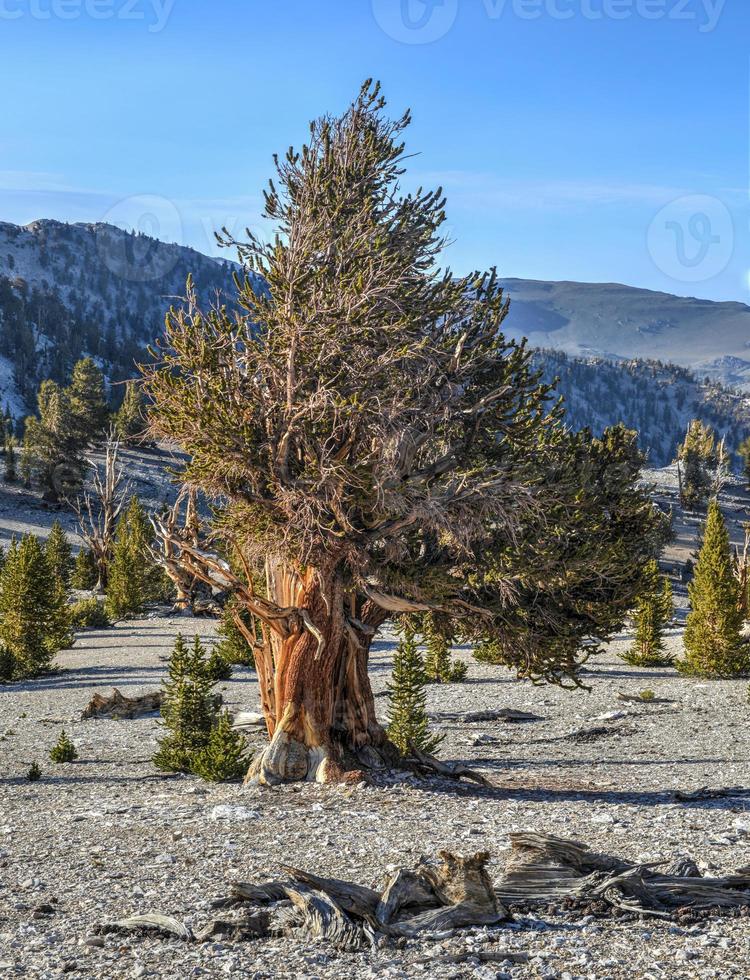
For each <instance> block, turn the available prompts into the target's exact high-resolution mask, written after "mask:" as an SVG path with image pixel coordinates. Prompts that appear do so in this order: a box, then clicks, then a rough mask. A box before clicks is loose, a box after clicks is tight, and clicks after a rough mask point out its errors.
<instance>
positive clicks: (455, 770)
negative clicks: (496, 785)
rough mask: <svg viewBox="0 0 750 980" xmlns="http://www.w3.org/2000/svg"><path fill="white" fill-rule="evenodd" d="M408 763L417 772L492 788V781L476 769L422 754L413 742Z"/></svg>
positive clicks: (410, 745)
mask: <svg viewBox="0 0 750 980" xmlns="http://www.w3.org/2000/svg"><path fill="white" fill-rule="evenodd" d="M406 761H407V763H408V762H409V761H411V763H412V766H413V767H414V768H415V769H416V770H417V772H423V773H425V774H426V773H437V775H438V776H445V777H447V778H448V779H456V780H460V779H468V780H470V781H471V782H473V783H479V785H480V786H487V787H488V788H492V783H491V782H490V780H489V779H487V777H486V776H483V775H482V774H481V773H480V772H477V771H476V769H470V768H469V767H468V766H465V765H463V764H462V763H460V762H441V761H440V759H436V758H435V756H434V755H428V754H427V753H426V752H422V750H421V749H418V748H417V746H416V745H414V743H413V742H410V743H409V757H408V758H407V760H406Z"/></svg>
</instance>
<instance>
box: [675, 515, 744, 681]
mask: <svg viewBox="0 0 750 980" xmlns="http://www.w3.org/2000/svg"><path fill="white" fill-rule="evenodd" d="M688 594H689V596H690V613H689V614H688V618H687V625H686V627H685V659H684V660H682V661H680V663H679V664H678V667H679V669H680V670H681V671H682V672H683V673H686V674H696V675H698V676H701V677H737V676H742V675H743V674H746V673H748V672H750V646H748V643H747V641H746V640H745V639H744V638H743V637H742V635H741V629H742V611H741V604H740V596H739V583H738V582H737V579H736V578H735V576H734V572H733V568H732V555H731V552H730V547H729V534H728V532H727V528H726V524H725V523H724V518H723V516H722V513H721V509H720V507H719V504H718V502H717V501H716V500H715V499H714V500H712V501H711V503H710V504H709V508H708V516H707V518H706V524H705V528H704V532H703V544H702V545H701V549H700V553H699V555H698V561H697V563H696V566H695V574H694V576H693V581H692V582H691V583H690V585H689V586H688Z"/></svg>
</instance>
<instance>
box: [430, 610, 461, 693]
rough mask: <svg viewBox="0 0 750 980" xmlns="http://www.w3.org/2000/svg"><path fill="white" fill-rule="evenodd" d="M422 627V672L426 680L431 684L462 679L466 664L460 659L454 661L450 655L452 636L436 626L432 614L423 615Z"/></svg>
mask: <svg viewBox="0 0 750 980" xmlns="http://www.w3.org/2000/svg"><path fill="white" fill-rule="evenodd" d="M422 629H423V636H424V643H425V658H424V672H425V678H426V680H427V681H428V682H429V683H432V684H450V683H452V682H456V681H462V680H464V678H465V677H466V664H465V663H463V661H461V660H455V661H454V660H453V658H452V657H451V642H452V639H453V637H452V636H451V637H448V636H447V635H446V634H445V632H444V631H443V630H441V629H440V628H439V627H438V624H437V623H436V622H435V619H434V617H432V616H428V617H425V622H424V623H423V626H422Z"/></svg>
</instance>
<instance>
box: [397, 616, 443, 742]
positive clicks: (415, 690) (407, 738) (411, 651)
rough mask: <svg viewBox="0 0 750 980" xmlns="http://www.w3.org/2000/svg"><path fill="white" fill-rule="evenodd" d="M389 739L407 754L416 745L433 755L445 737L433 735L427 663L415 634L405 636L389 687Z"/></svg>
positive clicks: (407, 632) (407, 633) (405, 634)
mask: <svg viewBox="0 0 750 980" xmlns="http://www.w3.org/2000/svg"><path fill="white" fill-rule="evenodd" d="M388 737H389V739H390V740H391V742H393V744H394V745H395V746H396V748H398V749H399V750H400V751H401V752H403V753H404V754H408V753H409V751H410V747H411V746H412V745H414V746H415V747H416V748H417V749H419V750H420V751H422V752H427V753H433V752H434V751H435V749H436V748H437V747H438V745H439V744H440V743H441V742H442V740H443V736H442V735H434V734H432V733H431V732H430V724H429V719H428V717H427V696H426V694H425V674H424V662H423V660H422V657H421V655H420V653H419V648H418V647H417V643H416V640H415V639H414V634H413V632H411V631H405V632H404V636H403V638H402V639H401V640H400V641H399V644H398V646H397V648H396V654H395V656H394V658H393V677H392V680H391V682H390V683H389V684H388Z"/></svg>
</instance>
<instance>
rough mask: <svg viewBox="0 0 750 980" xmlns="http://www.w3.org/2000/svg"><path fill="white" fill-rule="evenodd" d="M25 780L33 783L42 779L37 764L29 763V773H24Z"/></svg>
mask: <svg viewBox="0 0 750 980" xmlns="http://www.w3.org/2000/svg"><path fill="white" fill-rule="evenodd" d="M26 778H27V779H28V781H29V782H30V783H35V782H36V781H37V780H38V779H41V778H42V770H41V769H40V768H39V763H37V762H32V763H31V766H30V768H29V771H28V772H27V773H26Z"/></svg>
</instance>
